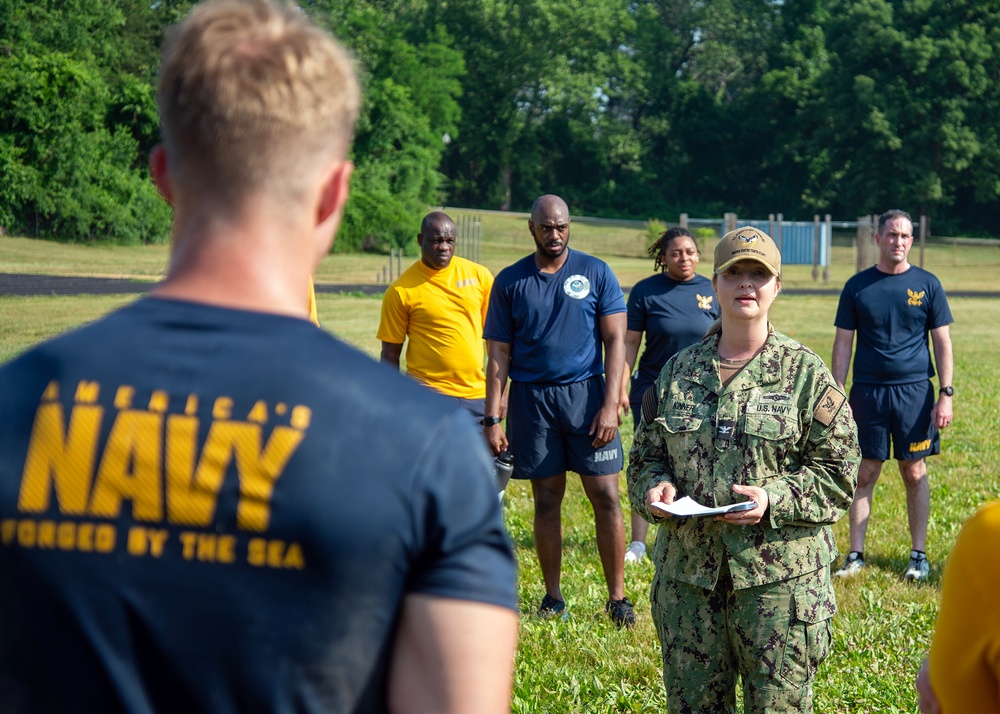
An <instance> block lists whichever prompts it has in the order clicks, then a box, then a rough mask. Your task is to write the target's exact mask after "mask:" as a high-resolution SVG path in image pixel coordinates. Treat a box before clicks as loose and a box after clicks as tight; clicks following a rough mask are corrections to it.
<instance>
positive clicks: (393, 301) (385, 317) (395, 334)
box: [376, 285, 410, 345]
mask: <svg viewBox="0 0 1000 714" xmlns="http://www.w3.org/2000/svg"><path fill="white" fill-rule="evenodd" d="M409 326H410V317H409V313H408V312H407V309H406V305H404V304H403V299H402V296H401V295H400V291H399V289H398V288H396V286H394V285H390V286H389V289H388V290H386V291H385V296H384V297H383V298H382V316H381V318H380V319H379V323H378V333H377V334H376V338H377V339H379V340H381V341H382V342H391V343H393V344H397V345H401V344H403V342H405V341H406V332H407V330H408V329H409Z"/></svg>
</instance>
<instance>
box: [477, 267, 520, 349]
mask: <svg viewBox="0 0 1000 714" xmlns="http://www.w3.org/2000/svg"><path fill="white" fill-rule="evenodd" d="M508 270H510V268H504V269H503V270H501V271H500V274H499V275H497V279H496V280H495V281H494V282H493V287H492V289H491V290H490V302H489V308H488V310H487V312H486V326H485V327H484V328H483V337H485V338H486V339H487V340H496V341H497V342H507V343H513V342H514V316H513V314H512V313H511V304H510V293H509V292H508V291H509V290H510V287H509V281H508V280H507V279H506V277H507V275H505V273H507V271H508Z"/></svg>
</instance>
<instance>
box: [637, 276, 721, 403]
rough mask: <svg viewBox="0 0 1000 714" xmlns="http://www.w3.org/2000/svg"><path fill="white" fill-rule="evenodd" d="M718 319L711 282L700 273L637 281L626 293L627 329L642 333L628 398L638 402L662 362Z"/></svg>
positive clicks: (692, 341)
mask: <svg viewBox="0 0 1000 714" xmlns="http://www.w3.org/2000/svg"><path fill="white" fill-rule="evenodd" d="M718 318H719V301H718V300H717V299H716V297H715V290H714V289H713V288H712V281H711V280H709V279H708V278H706V277H704V276H703V275H695V276H694V277H692V278H691V279H690V280H684V281H680V282H678V281H677V280H674V279H673V278H671V277H670V276H669V275H667V274H666V273H657V274H656V275H651V276H650V277H648V278H645V279H643V280H640V281H639V282H638V283H636V284H635V286H634V287H633V288H632V290H631V291H630V292H629V294H628V329H630V330H632V331H634V332H645V333H646V341H645V347H644V348H643V351H642V356H640V357H639V362H638V364H637V365H636V372H635V376H633V377H632V386H631V390H630V392H629V401H630V402H632V403H633V404H638V403H639V402H641V401H642V395H643V394H645V393H646V390H647V389H648V388H649V385H651V384H652V383H653V382H655V381H656V378H657V377H658V376H659V374H660V370H661V369H663V364H664V363H665V362H666V361H667V360H668V359H670V358H671V357H673V356H674V355H675V354H677V353H678V352H680V351H681V350H682V349H684V348H685V347H688V346H690V345H693V344H694V343H695V342H698V341H699V340H701V338H702V337H704V336H705V332H706V331H707V330H708V328H709V327H711V325H712V323H713V322H715V321H716V320H717V319H718Z"/></svg>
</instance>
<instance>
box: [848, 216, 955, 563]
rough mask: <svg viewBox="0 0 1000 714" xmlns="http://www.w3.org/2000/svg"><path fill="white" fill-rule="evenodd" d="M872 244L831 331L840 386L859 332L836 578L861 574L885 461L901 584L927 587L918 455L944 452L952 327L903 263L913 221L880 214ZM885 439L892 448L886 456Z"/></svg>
mask: <svg viewBox="0 0 1000 714" xmlns="http://www.w3.org/2000/svg"><path fill="white" fill-rule="evenodd" d="M875 242H876V243H877V244H878V247H879V261H878V263H877V264H876V265H875V266H873V267H871V268H869V269H868V270H865V271H862V272H860V273H858V274H857V275H855V276H854V277H852V278H851V279H850V280H848V281H847V284H846V285H844V290H843V292H841V294H840V304H839V306H838V308H837V317H836V320H835V321H834V324H835V325H836V327H837V334H836V337H835V338H834V344H833V369H832V372H833V377H834V379H836V381H837V384H838V385H839V386H840V387H841V388H843V387H844V384H845V382H846V381H847V373H848V371H849V368H850V364H851V351H852V349H853V345H854V336H855V333H857V351H856V352H855V356H854V380H853V386H852V387H851V396H850V404H851V409H852V411H853V414H854V418H855V420H856V421H857V423H858V435H859V439H860V442H861V455H862V460H861V466H860V468H859V472H858V488H857V491H856V492H855V495H854V503H853V504H852V505H851V509H850V512H849V522H850V531H851V550H850V552H849V553H848V554H847V558H846V559H845V561H844V564H843V565H842V566H841V568H840V570H838V571H837V572H836V573H834V574H835V575H837V576H839V577H845V576H850V575H854V574H855V573H857V572H859V571H860V570H861V569H862V568H863V567H864V564H865V561H864V545H865V534H866V532H867V530H868V519H869V516H870V514H871V508H872V497H873V493H874V490H875V482H876V481H877V480H878V477H879V474H880V473H881V471H882V462H883V461H885V460H886V459H888V458H892V457H894V458H896V459H897V461H898V464H899V473H900V475H901V476H902V477H903V483H904V484H905V486H906V506H907V512H908V515H909V518H908V521H909V526H910V539H911V544H912V550H911V551H910V562H909V565H908V567H907V569H906V572H905V575H904V577H905V578H906V579H907V580H914V581H920V580H924V579H925V578H926V577H927V575H928V573H929V572H930V566H929V564H928V562H927V555H926V553H925V550H924V549H925V547H926V546H925V543H926V539H927V522H928V519H929V517H930V487H929V485H928V481H927V465H926V462H925V457H927V456H930V455H934V454H938V453H940V452H941V444H940V434H939V430H940V429H943V428H945V427H946V426H948V425H949V424H951V420H952V413H953V412H952V397H953V395H954V388H953V386H952V374H953V360H952V352H951V335H950V328H949V327H948V326H949V325H950V324H951V322H952V317H951V311H950V310H949V308H948V300H947V298H946V297H945V294H944V290H943V289H942V287H941V283H940V281H939V280H938V279H937V278H936V277H935V276H934V275H932V274H931V273H928V272H927V271H926V270H922V269H921V268H918V267H916V266H913V265H910V263H909V262H908V260H907V258H908V255H909V252H910V248H911V247H912V245H913V222H912V221H911V219H910V216H909V215H908V214H907V213H906V212H904V211H900V210H898V209H894V210H891V211H886V212H885V213H883V214H882V215H881V216H880V217H879V222H878V232H877V233H876V235H875ZM928 334H929V335H930V339H931V341H932V342H933V344H934V362H935V363H936V364H937V371H938V380H939V381H940V389H939V391H938V398H937V400H936V401H935V399H934V387H933V384H932V383H931V382H930V378H931V377H933V376H934V365H933V364H932V363H931V355H930V351H929V350H928V348H927V337H928ZM890 442H891V451H890Z"/></svg>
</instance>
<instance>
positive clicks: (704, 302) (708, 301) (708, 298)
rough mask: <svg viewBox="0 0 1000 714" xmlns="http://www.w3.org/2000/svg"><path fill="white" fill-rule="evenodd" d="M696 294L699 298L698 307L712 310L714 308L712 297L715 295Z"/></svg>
mask: <svg viewBox="0 0 1000 714" xmlns="http://www.w3.org/2000/svg"><path fill="white" fill-rule="evenodd" d="M694 296H695V297H696V298H698V308H699V309H701V310H711V309H712V298H713V297H715V296H714V295H699V294H698V293H695V294H694Z"/></svg>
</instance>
